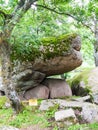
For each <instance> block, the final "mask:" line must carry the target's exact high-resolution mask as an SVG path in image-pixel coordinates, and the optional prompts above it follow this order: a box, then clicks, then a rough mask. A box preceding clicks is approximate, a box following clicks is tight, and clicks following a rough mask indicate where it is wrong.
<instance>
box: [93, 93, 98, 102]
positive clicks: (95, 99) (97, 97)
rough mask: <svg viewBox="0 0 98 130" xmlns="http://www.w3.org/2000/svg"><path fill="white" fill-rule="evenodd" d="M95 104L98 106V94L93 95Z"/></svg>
mask: <svg viewBox="0 0 98 130" xmlns="http://www.w3.org/2000/svg"><path fill="white" fill-rule="evenodd" d="M92 96H93V100H94V103H96V104H98V94H95V95H92Z"/></svg>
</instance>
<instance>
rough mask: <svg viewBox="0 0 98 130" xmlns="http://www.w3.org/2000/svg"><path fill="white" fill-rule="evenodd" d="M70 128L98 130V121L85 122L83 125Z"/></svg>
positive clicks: (73, 129) (74, 129)
mask: <svg viewBox="0 0 98 130" xmlns="http://www.w3.org/2000/svg"><path fill="white" fill-rule="evenodd" d="M68 130H98V123H92V124H83V125H79V124H77V125H73V126H70V127H69V128H68Z"/></svg>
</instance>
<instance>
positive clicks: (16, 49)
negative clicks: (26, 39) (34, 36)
mask: <svg viewBox="0 0 98 130" xmlns="http://www.w3.org/2000/svg"><path fill="white" fill-rule="evenodd" d="M76 37H77V34H75V33H73V34H65V35H60V36H57V37H47V38H43V39H40V41H39V43H36V44H35V43H31V44H30V45H28V46H24V45H25V44H24V45H20V44H19V45H18V44H16V45H13V51H12V55H11V57H12V60H16V59H20V60H22V61H27V60H29V61H33V60H35V59H36V58H41V59H43V60H45V59H50V58H53V57H55V56H65V55H68V54H69V53H70V51H71V44H72V40H73V39H74V38H76Z"/></svg>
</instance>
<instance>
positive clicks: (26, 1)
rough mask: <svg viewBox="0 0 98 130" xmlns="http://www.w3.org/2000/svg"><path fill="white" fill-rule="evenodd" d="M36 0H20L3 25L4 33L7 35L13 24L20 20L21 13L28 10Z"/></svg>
mask: <svg viewBox="0 0 98 130" xmlns="http://www.w3.org/2000/svg"><path fill="white" fill-rule="evenodd" d="M36 1H38V0H20V1H19V3H18V5H17V6H16V8H15V10H14V12H13V13H12V14H11V18H10V20H9V22H8V23H7V24H6V27H5V35H6V37H9V36H10V34H11V32H12V30H13V28H14V27H15V25H16V24H17V23H18V22H19V21H20V19H21V18H22V17H23V15H24V14H25V13H26V12H27V11H28V9H29V8H30V7H31V5H32V4H34V2H36Z"/></svg>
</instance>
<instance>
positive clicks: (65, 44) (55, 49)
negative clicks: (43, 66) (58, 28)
mask: <svg viewBox="0 0 98 130" xmlns="http://www.w3.org/2000/svg"><path fill="white" fill-rule="evenodd" d="M76 37H77V34H66V35H60V36H58V37H49V38H43V39H42V40H41V42H42V45H43V57H44V59H49V58H53V57H55V56H65V55H68V54H70V52H71V44H72V40H73V39H74V38H76Z"/></svg>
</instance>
